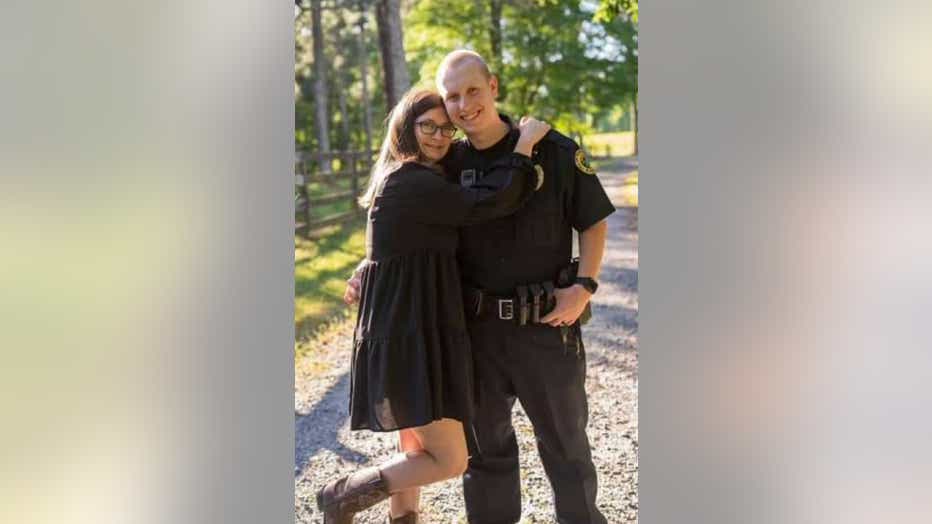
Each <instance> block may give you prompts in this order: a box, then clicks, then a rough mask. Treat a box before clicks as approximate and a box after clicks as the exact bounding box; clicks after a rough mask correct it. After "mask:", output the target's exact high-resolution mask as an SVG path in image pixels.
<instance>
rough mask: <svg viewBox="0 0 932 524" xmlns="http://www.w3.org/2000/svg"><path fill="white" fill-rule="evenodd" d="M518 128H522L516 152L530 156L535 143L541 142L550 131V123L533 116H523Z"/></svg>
mask: <svg viewBox="0 0 932 524" xmlns="http://www.w3.org/2000/svg"><path fill="white" fill-rule="evenodd" d="M518 129H520V130H521V136H520V137H519V138H518V143H517V144H516V145H515V153H521V154H522V155H524V156H528V157H529V156H531V150H532V149H534V144H536V143H538V142H540V140H541V139H542V138H544V136H545V135H546V134H547V133H548V132H549V131H550V124H548V123H546V122H542V121H540V120H538V119H536V118H533V117H529V116H523V117H521V121H520V122H519V123H518Z"/></svg>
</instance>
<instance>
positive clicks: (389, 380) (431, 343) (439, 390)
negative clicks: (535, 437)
mask: <svg viewBox="0 0 932 524" xmlns="http://www.w3.org/2000/svg"><path fill="white" fill-rule="evenodd" d="M534 187H535V173H534V168H533V164H532V163H531V161H530V159H529V158H527V157H526V156H523V155H520V154H517V153H514V154H512V155H511V156H509V157H506V158H504V159H503V160H502V161H500V162H497V163H496V164H493V166H491V167H490V169H489V170H488V172H487V173H486V174H485V176H483V177H482V178H481V179H480V180H479V181H478V182H476V183H475V184H474V185H473V186H472V187H468V188H464V187H461V186H460V185H457V184H451V183H449V182H447V181H446V180H445V179H444V177H443V176H442V174H441V173H439V172H438V171H434V170H432V169H431V168H428V167H426V166H423V165H421V164H417V163H414V162H409V163H405V164H403V165H402V166H401V167H400V168H398V169H397V170H396V171H394V172H392V173H391V174H390V175H388V176H387V177H386V179H385V181H384V183H383V184H382V187H381V189H380V190H379V191H378V192H377V193H376V197H375V200H374V202H373V204H372V207H371V208H370V210H369V223H368V227H367V230H366V251H367V259H368V260H369V262H368V263H367V264H366V266H365V268H364V269H363V272H362V286H361V289H360V291H361V297H360V303H359V314H358V317H357V320H356V332H355V335H354V341H353V357H352V367H351V378H350V384H351V385H350V390H351V391H350V427H351V429H354V430H355V429H369V430H372V431H393V430H397V429H403V428H408V427H416V426H423V425H425V424H428V423H430V422H432V421H435V420H439V419H441V418H453V419H457V420H459V421H461V422H464V423H468V422H469V420H470V419H471V418H472V414H473V410H474V403H473V398H474V397H473V391H474V389H473V388H474V377H473V360H472V351H471V348H470V345H469V336H468V334H467V332H466V319H465V316H464V313H463V301H462V292H461V287H460V286H461V285H460V273H459V268H458V267H457V264H456V245H457V238H458V236H457V229H456V228H457V227H458V226H461V225H464V224H471V223H476V222H481V221H484V220H490V219H493V218H498V217H502V216H505V215H509V214H511V213H514V212H515V211H516V210H518V209H519V208H520V207H521V206H522V205H523V204H524V203H525V202H526V201H527V200H528V199H529V198H530V196H531V195H532V194H533V193H534Z"/></svg>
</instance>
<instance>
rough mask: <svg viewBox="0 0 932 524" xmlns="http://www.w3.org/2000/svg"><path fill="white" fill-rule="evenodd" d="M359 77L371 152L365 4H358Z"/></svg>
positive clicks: (366, 160)
mask: <svg viewBox="0 0 932 524" xmlns="http://www.w3.org/2000/svg"><path fill="white" fill-rule="evenodd" d="M359 12H360V17H359V77H360V79H361V80H362V109H363V113H362V116H363V120H362V121H363V127H364V128H365V131H366V145H365V150H366V151H367V152H368V151H371V150H372V106H371V104H370V101H369V53H368V50H367V49H366V15H367V14H368V6H367V4H365V3H363V2H360V3H359ZM365 162H366V165H368V164H369V163H370V162H371V159H370V158H369V156H368V155H366V157H365Z"/></svg>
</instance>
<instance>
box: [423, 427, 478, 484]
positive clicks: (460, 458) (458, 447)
mask: <svg viewBox="0 0 932 524" xmlns="http://www.w3.org/2000/svg"><path fill="white" fill-rule="evenodd" d="M462 428H463V427H462V425H461V424H460V423H459V422H458V421H449V422H447V421H444V422H442V423H435V424H434V425H432V427H430V428H424V430H421V431H418V435H419V437H420V440H421V442H422V444H423V445H424V450H425V451H426V452H428V453H429V454H430V455H431V457H432V458H433V459H434V463H435V464H436V466H437V468H438V469H439V472H438V473H439V474H440V475H441V476H443V478H444V479H448V478H453V477H458V476H460V475H462V474H463V473H464V472H465V471H466V467H467V466H468V464H469V452H468V451H467V449H466V440H465V438H464V435H463V429H462Z"/></svg>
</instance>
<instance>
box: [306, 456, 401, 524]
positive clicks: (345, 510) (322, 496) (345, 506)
mask: <svg viewBox="0 0 932 524" xmlns="http://www.w3.org/2000/svg"><path fill="white" fill-rule="evenodd" d="M389 496H390V495H389V493H388V489H387V487H386V486H385V481H384V480H383V479H382V474H381V473H380V472H379V469H378V468H366V469H361V470H359V471H357V472H355V473H351V474H350V475H347V476H345V477H343V478H340V479H337V480H335V481H333V482H331V483H329V484H327V485H326V486H324V487H323V488H321V489H320V491H318V492H317V509H319V510H320V511H321V513H323V514H324V524H352V522H353V515H355V514H356V513H358V512H360V511H362V510H364V509H366V508H370V507H372V506H374V505H376V504H378V503H379V502H382V501H383V500H385V499H387V498H388V497H389Z"/></svg>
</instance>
